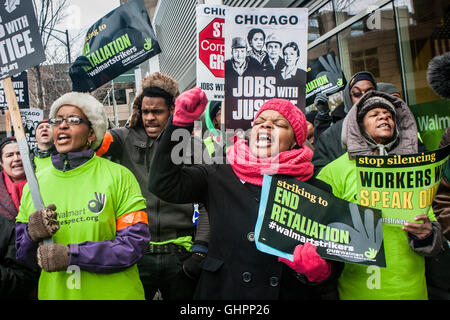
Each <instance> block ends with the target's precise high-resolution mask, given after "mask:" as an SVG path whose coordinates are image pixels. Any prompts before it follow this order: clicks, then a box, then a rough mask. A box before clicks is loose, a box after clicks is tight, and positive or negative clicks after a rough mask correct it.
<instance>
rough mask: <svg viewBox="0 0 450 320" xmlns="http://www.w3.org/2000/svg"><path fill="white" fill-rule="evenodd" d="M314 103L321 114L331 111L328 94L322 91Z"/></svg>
mask: <svg viewBox="0 0 450 320" xmlns="http://www.w3.org/2000/svg"><path fill="white" fill-rule="evenodd" d="M314 105H315V106H316V108H317V110H318V111H319V113H321V114H328V112H330V107H329V106H328V98H327V95H326V94H324V93H322V92H319V93H318V94H316V97H315V98H314Z"/></svg>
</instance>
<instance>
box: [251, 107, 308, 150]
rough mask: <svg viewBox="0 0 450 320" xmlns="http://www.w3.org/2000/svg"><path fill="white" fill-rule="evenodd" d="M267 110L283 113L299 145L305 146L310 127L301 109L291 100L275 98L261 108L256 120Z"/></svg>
mask: <svg viewBox="0 0 450 320" xmlns="http://www.w3.org/2000/svg"><path fill="white" fill-rule="evenodd" d="M265 110H275V111H278V112H279V113H281V114H282V115H283V116H284V117H285V118H286V119H287V120H288V121H289V123H290V124H291V127H292V129H293V130H294V133H295V139H296V140H297V144H298V145H299V146H301V145H303V143H304V142H305V140H306V135H307V132H308V126H307V124H306V118H305V115H304V114H303V112H302V111H301V110H300V109H299V108H297V107H296V106H295V105H294V104H292V102H290V101H289V100H286V99H279V98H273V99H270V100H269V101H267V102H265V103H264V104H263V105H262V106H261V108H259V110H258V113H257V114H256V115H255V119H256V118H258V116H259V115H260V114H261V112H263V111H265Z"/></svg>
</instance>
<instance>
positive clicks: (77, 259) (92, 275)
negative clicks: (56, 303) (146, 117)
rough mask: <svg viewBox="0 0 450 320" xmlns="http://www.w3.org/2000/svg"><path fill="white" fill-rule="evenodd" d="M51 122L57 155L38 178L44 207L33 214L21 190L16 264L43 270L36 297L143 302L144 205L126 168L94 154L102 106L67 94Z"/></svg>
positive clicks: (26, 191) (100, 133)
mask: <svg viewBox="0 0 450 320" xmlns="http://www.w3.org/2000/svg"><path fill="white" fill-rule="evenodd" d="M49 122H50V124H51V125H52V135H53V140H54V144H55V147H56V150H57V153H55V154H52V156H51V160H52V164H53V165H52V166H48V167H47V168H44V169H42V170H40V171H39V172H38V173H37V179H38V182H39V188H40V193H41V196H42V199H43V202H44V204H46V205H48V206H47V208H45V209H43V210H38V211H35V209H34V206H33V202H32V199H31V195H30V190H29V188H28V185H26V186H25V188H24V192H23V197H22V202H21V205H20V209H19V215H18V216H17V220H16V221H17V225H16V230H17V231H16V233H17V239H16V247H17V258H18V259H19V260H21V261H22V262H24V263H27V264H28V265H36V263H37V264H38V265H39V267H41V268H42V271H41V276H40V280H39V298H40V299H144V290H143V287H142V283H141V282H140V279H139V273H138V269H137V266H136V262H137V261H138V260H139V259H140V258H141V257H142V255H143V252H144V250H145V248H146V246H147V245H148V242H149V240H150V235H149V231H148V221H147V214H146V213H145V211H144V209H145V199H144V198H143V197H142V194H141V191H140V188H139V185H138V183H137V181H136V178H135V177H134V176H133V174H132V173H131V172H130V171H129V170H128V169H126V168H125V167H123V166H121V165H118V164H115V163H113V162H111V161H109V160H106V159H103V158H100V157H97V156H96V155H95V153H94V150H95V148H97V147H98V146H99V145H100V144H101V141H102V138H103V136H104V134H105V131H106V127H107V117H106V114H105V112H104V109H103V105H102V104H101V103H100V102H98V101H97V100H96V99H95V98H94V97H92V96H91V95H89V94H86V93H79V92H70V93H67V94H65V95H63V96H62V97H60V98H59V99H57V100H56V101H55V102H54V103H53V105H52V107H51V110H50V119H49ZM51 236H52V237H53V244H50V245H41V246H40V245H39V243H40V242H42V240H43V239H45V238H48V237H51Z"/></svg>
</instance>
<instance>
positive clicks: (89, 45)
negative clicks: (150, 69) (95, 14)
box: [69, 0, 161, 92]
mask: <svg viewBox="0 0 450 320" xmlns="http://www.w3.org/2000/svg"><path fill="white" fill-rule="evenodd" d="M160 52H161V49H160V47H159V44H158V41H157V39H156V36H155V33H154V31H153V28H152V26H151V23H150V19H149V17H148V14H147V9H146V8H145V5H144V1H143V0H133V1H129V2H127V3H125V4H123V5H121V6H120V7H118V8H117V9H115V10H113V11H111V12H110V13H108V14H107V15H105V16H104V17H103V18H101V19H100V20H98V21H97V22H96V23H94V25H92V26H91V27H90V28H89V30H88V31H87V34H86V38H85V41H84V46H83V53H82V55H81V56H79V57H78V58H77V59H76V60H75V62H74V64H73V65H72V66H71V67H70V70H69V75H70V78H71V79H72V89H73V90H74V91H82V92H87V91H92V90H95V89H97V88H98V87H100V86H101V85H103V84H105V83H107V82H109V81H111V80H113V79H114V78H116V77H117V76H119V75H121V74H122V73H124V72H126V71H128V70H130V69H132V68H133V67H135V66H136V65H138V64H140V63H142V62H144V61H146V60H148V59H149V58H151V57H153V56H154V55H156V54H158V53H160Z"/></svg>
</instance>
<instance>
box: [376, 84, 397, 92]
mask: <svg viewBox="0 0 450 320" xmlns="http://www.w3.org/2000/svg"><path fill="white" fill-rule="evenodd" d="M377 90H378V91H383V92H386V93H389V94H393V93H400V91H399V90H398V89H397V88H396V87H395V86H394V85H393V84H392V83H387V82H378V86H377Z"/></svg>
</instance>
